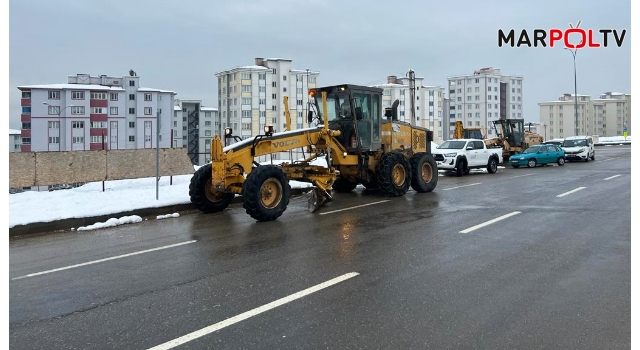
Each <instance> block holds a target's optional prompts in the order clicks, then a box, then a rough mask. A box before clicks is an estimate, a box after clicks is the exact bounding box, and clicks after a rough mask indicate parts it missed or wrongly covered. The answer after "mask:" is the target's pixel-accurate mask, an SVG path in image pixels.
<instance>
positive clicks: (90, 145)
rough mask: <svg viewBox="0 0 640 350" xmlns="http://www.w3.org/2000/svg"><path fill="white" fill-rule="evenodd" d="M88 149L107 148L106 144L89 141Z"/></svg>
mask: <svg viewBox="0 0 640 350" xmlns="http://www.w3.org/2000/svg"><path fill="white" fill-rule="evenodd" d="M89 149H90V150H92V151H95V150H102V149H107V145H106V144H105V143H102V142H100V143H90V144H89Z"/></svg>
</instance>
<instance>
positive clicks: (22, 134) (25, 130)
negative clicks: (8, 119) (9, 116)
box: [20, 129, 31, 137]
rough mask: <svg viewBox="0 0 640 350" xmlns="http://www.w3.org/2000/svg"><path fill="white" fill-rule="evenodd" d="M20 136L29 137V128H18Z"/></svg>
mask: <svg viewBox="0 0 640 350" xmlns="http://www.w3.org/2000/svg"><path fill="white" fill-rule="evenodd" d="M20 136H21V137H31V129H22V130H20Z"/></svg>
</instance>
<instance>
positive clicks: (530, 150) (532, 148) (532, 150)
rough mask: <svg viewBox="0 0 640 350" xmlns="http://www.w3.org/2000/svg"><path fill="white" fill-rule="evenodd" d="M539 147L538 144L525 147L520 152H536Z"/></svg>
mask: <svg viewBox="0 0 640 350" xmlns="http://www.w3.org/2000/svg"><path fill="white" fill-rule="evenodd" d="M539 149H540V146H535V147H529V148H527V149H525V150H524V152H522V153H536V152H538V150H539Z"/></svg>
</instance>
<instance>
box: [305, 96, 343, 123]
mask: <svg viewBox="0 0 640 350" xmlns="http://www.w3.org/2000/svg"><path fill="white" fill-rule="evenodd" d="M314 99H315V103H316V106H317V107H318V116H319V117H320V119H322V95H321V93H320V91H318V93H317V94H316V95H315V97H314ZM345 102H346V103H345ZM348 104H349V99H348V97H347V94H346V93H332V94H327V114H328V115H329V118H328V119H329V121H330V122H331V121H334V120H338V119H341V118H349V117H350V114H351V113H350V111H351V108H349V106H348ZM347 111H348V112H347Z"/></svg>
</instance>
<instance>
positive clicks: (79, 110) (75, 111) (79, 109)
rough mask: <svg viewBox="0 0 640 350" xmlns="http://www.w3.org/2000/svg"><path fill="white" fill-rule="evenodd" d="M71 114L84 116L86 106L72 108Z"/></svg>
mask: <svg viewBox="0 0 640 350" xmlns="http://www.w3.org/2000/svg"><path fill="white" fill-rule="evenodd" d="M71 114H84V106H78V107H71Z"/></svg>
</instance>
